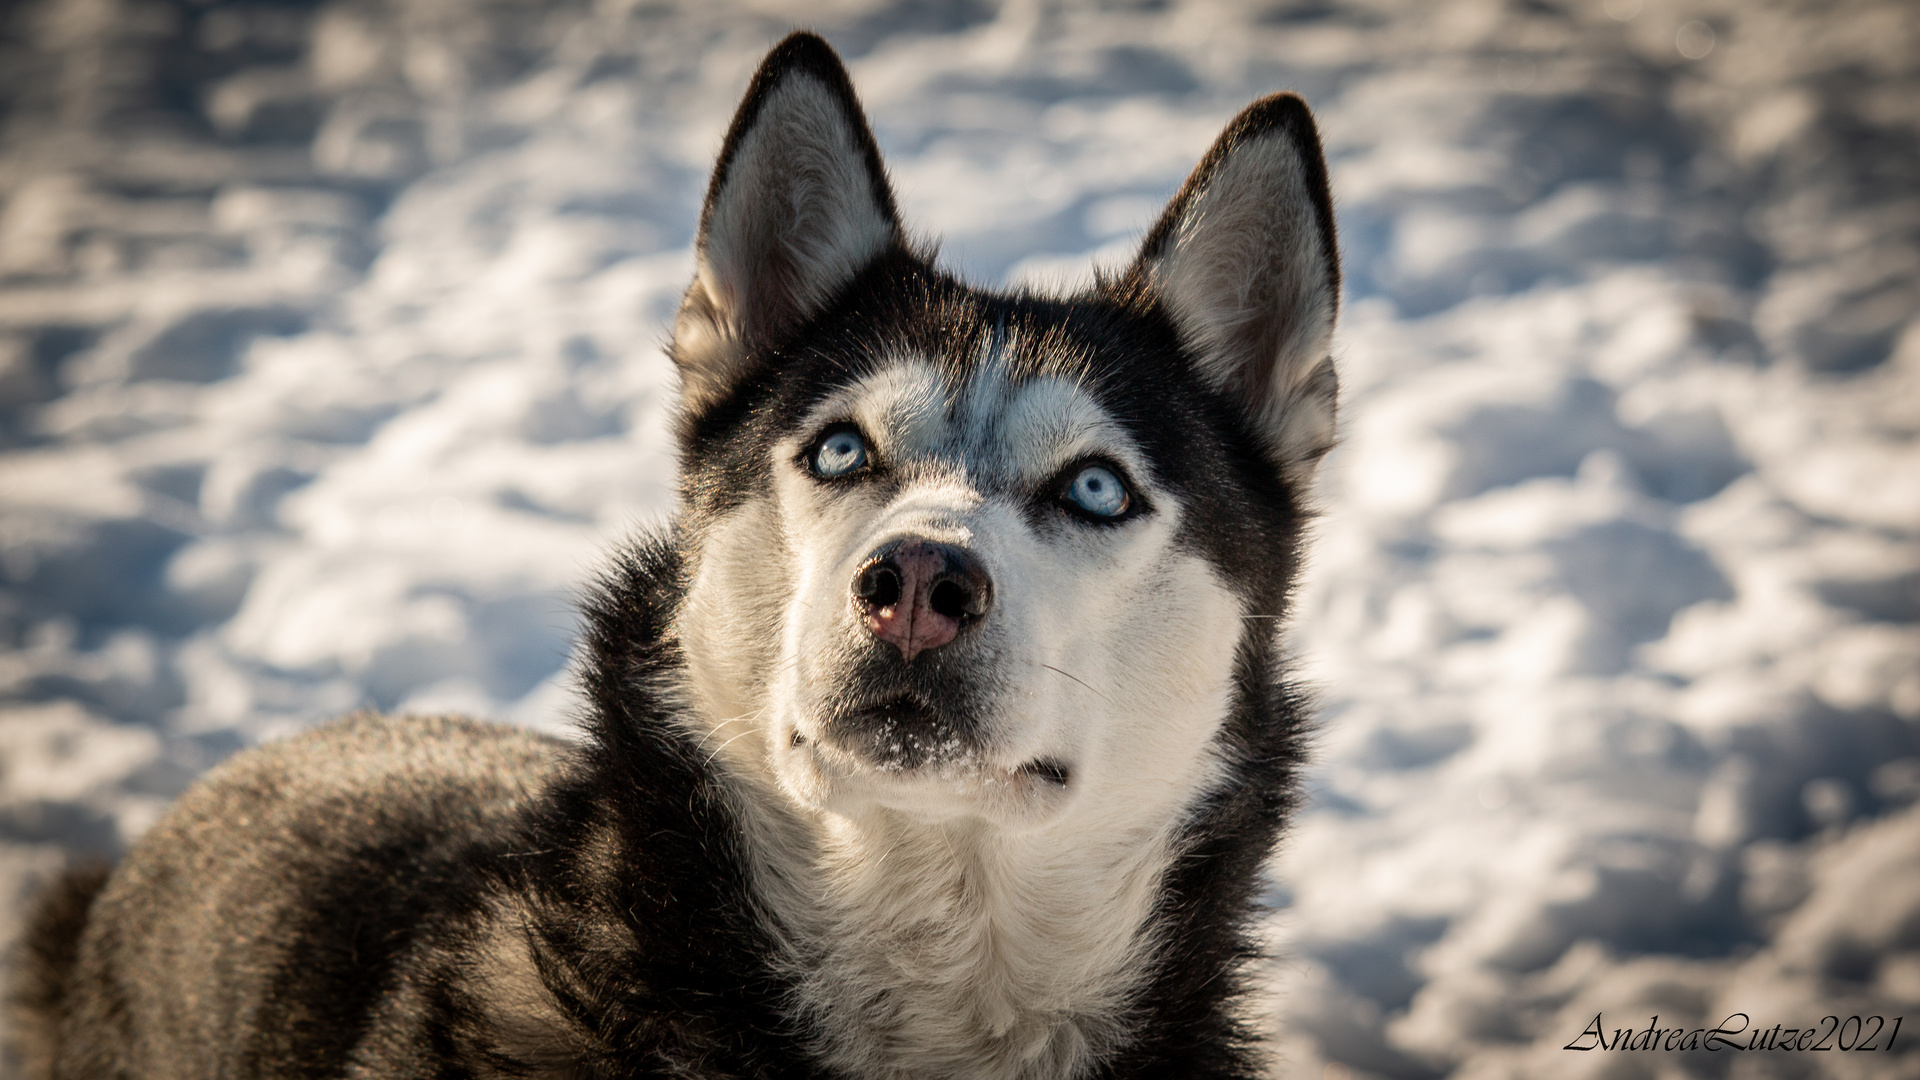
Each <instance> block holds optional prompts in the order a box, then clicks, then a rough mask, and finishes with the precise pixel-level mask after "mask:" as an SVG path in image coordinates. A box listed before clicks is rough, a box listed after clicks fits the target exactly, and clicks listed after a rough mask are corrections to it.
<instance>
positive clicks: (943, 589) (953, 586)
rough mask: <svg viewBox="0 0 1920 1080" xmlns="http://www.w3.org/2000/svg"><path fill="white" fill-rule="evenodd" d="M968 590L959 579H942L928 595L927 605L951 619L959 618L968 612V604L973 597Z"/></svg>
mask: <svg viewBox="0 0 1920 1080" xmlns="http://www.w3.org/2000/svg"><path fill="white" fill-rule="evenodd" d="M967 592H968V590H967V588H966V587H965V586H963V585H961V584H960V583H959V582H957V581H942V582H940V583H939V584H937V585H935V586H934V587H933V591H932V592H931V593H929V594H928V595H927V606H928V607H930V608H932V609H933V610H934V611H935V612H937V613H939V614H941V615H945V616H946V617H947V618H949V619H956V620H957V619H959V618H960V617H961V616H963V615H965V614H967V604H968V601H969V600H970V599H971V597H969V596H968V595H967Z"/></svg>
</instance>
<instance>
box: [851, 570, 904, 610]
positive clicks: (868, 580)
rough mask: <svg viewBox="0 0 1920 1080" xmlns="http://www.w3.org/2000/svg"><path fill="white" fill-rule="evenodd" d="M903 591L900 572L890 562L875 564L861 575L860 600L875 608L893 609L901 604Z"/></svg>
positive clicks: (859, 584) (859, 585)
mask: <svg viewBox="0 0 1920 1080" xmlns="http://www.w3.org/2000/svg"><path fill="white" fill-rule="evenodd" d="M902 591H903V589H902V587H901V581H900V571H899V569H898V568H897V567H895V566H893V564H892V563H890V562H884V561H883V562H877V563H874V564H873V565H872V566H869V567H867V568H866V569H865V570H864V571H862V572H861V574H860V581H859V583H858V592H859V594H860V599H862V600H865V601H866V602H867V603H869V604H871V605H873V606H874V607H877V608H884V607H892V606H893V605H895V604H897V603H899V602H900V594H901V592H902Z"/></svg>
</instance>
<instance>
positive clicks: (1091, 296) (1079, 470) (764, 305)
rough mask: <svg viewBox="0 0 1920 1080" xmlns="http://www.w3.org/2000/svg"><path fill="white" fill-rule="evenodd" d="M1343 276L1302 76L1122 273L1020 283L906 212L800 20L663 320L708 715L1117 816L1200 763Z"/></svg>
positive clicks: (929, 779)
mask: <svg viewBox="0 0 1920 1080" xmlns="http://www.w3.org/2000/svg"><path fill="white" fill-rule="evenodd" d="M1337 293H1338V279H1337V269H1336V263H1335V258H1334V247H1333V239H1332V232H1331V216H1330V212H1329V208H1328V203H1327V200H1326V192H1325V173H1324V165H1323V164H1322V162H1321V158H1320V151H1319V146H1318V141H1317V136H1316V135H1315V134H1314V132H1313V128H1312V122H1311V120H1310V119H1309V118H1308V116H1307V113H1306V111H1305V108H1304V106H1302V105H1300V104H1299V102H1298V100H1297V99H1293V98H1271V99H1267V100H1265V101H1263V102H1260V103H1256V105H1254V106H1253V107H1251V108H1249V109H1248V110H1247V112H1246V113H1244V114H1242V116H1241V117H1240V118H1239V119H1238V120H1236V121H1235V122H1234V125H1232V126H1230V127H1229V128H1228V130H1227V132H1226V133H1225V134H1224V135H1223V136H1222V137H1221V140H1220V142H1219V143H1218V144H1217V145H1216V146H1215V148H1214V150H1213V151H1212V152H1211V153H1210V154H1209V155H1208V157H1207V158H1206V159H1205V160H1203V161H1202V163H1201V166H1200V167H1199V169H1197V170H1196V172H1195V174H1194V176H1193V178H1192V179H1190V180H1189V181H1188V183H1187V185H1186V186H1185V187H1184V188H1183V189H1182V191H1181V192H1180V193H1179V194H1178V195H1177V196H1176V197H1175V198H1174V200H1173V202H1172V204H1171V205H1170V206H1169V207H1168V209H1167V212H1166V214H1165V215H1164V216H1163V218H1162V219H1161V221H1160V223H1159V224H1158V225H1157V226H1156V227H1155V229H1154V230H1153V231H1152V232H1151V233H1150V234H1149V236H1148V237H1147V240H1146V242H1145V244H1144V246H1143V250H1142V253H1141V256H1140V258H1139V259H1138V260H1137V261H1136V262H1135V264H1134V265H1133V266H1132V267H1131V268H1130V269H1129V270H1128V271H1127V272H1126V274H1125V275H1124V276H1121V277H1118V278H1114V279H1111V280H1104V281H1102V282H1101V283H1100V284H1099V285H1097V286H1096V287H1095V288H1094V289H1093V290H1091V291H1089V292H1088V293H1087V294H1085V295H1082V296H1077V297H1072V298H1067V299H1048V298H1041V297H1034V296H1027V295H1016V296H1003V295H995V294H991V293H987V292H983V291H980V290H976V289H972V288H969V287H967V286H966V285H964V284H962V283H960V282H958V281H956V280H954V279H953V278H951V277H949V276H947V275H945V274H943V273H941V272H940V271H938V270H936V269H935V268H934V267H933V266H932V265H931V263H930V261H929V260H928V259H927V258H925V257H924V256H922V255H921V254H919V253H917V252H916V251H914V250H913V249H912V247H911V246H910V245H909V244H908V243H907V242H906V240H905V239H904V234H903V232H902V229H901V227H900V224H899V221H898V219H897V216H896V214H895V211H894V207H893V197H892V194H891V192H890V190H889V189H888V187H887V183H886V179H885V175H884V173H883V172H882V169H881V166H880V159H879V155H878V151H877V150H876V149H875V146H874V143H873V139H872V136H871V134H870V133H869V131H868V128H867V125H866V122H865V119H864V117H863V116H862V115H861V113H860V109H859V105H858V103H857V101H856V100H855V98H854V96H853V93H852V89H851V86H850V84H849V83H848V80H847V77H846V74H845V72H844V70H843V69H842V68H841V67H840V65H839V63H838V61H837V60H836V59H835V58H834V57H833V56H832V54H831V52H829V51H827V50H826V49H825V47H824V46H823V45H820V44H819V43H818V42H817V41H816V40H814V39H807V38H796V39H793V40H791V41H789V43H788V44H786V45H783V46H782V47H781V48H780V49H777V50H775V52H774V53H773V55H771V56H770V57H769V58H768V60H767V62H766V64H765V65H763V67H762V69H761V71H760V73H759V75H758V76H757V77H756V78H755V81H754V83H753V85H752V87H751V88H750V89H749V91H748V94H747V98H746V100H745V101H744V102H743V104H742V106H741V109H740V112H739V114H738V115H737V116H736V118H735V121H734V124H733V127H732V129H731V130H730V132H729V134H728V137H727V141H726V145H725V148H724V149H723V151H722V154H721V158H720V162H719V165H718V166H717V168H716V170H715V175H714V180H713V184H712V187H711V189H710V190H709V193H708V198H707V204H706V208H705V210H704V212H703V215H702V224H701V234H700V240H699V272H698V275H697V277H696V279H695V281H694V283H693V285H692V287H691V288H690V289H689V290H688V294H687V298H686V300H685V302H684V304H683V307H682V310H681V314H680V317H679V320H678V323H677V325H676V329H675V339H674V344H673V355H674V359H675V361H676V363H677V364H678V365H679V367H680V370H681V372H682V376H683V388H684V392H685V400H686V411H685V413H684V415H683V417H682V430H681V434H682V449H683V464H682V468H683V485H684V489H683V515H682V521H681V527H682V529H683V530H684V532H685V534H686V538H687V540H688V550H689V552H690V553H691V558H690V562H689V566H690V573H691V581H690V582H689V588H688V592H687V597H686V600H685V603H684V605H683V608H682V610H681V612H680V614H679V617H678V621H677V628H678V633H679V636H680V639H681V641H682V644H683V647H684V650H685V654H686V658H687V671H688V688H689V692H690V693H691V695H692V696H693V697H694V699H695V705H696V709H695V710H694V711H695V712H696V713H697V714H698V715H699V716H700V717H701V718H702V719H701V720H700V721H699V722H700V723H703V724H706V725H708V728H707V730H704V731H703V732H702V733H701V734H702V737H703V738H705V739H707V740H708V741H709V742H710V743H711V744H712V745H713V746H714V747H715V748H716V749H715V752H716V753H725V754H726V755H727V756H728V758H729V759H730V760H731V761H733V762H734V763H736V764H737V765H739V766H740V767H742V768H745V769H749V770H756V771H760V772H762V773H764V774H765V775H767V776H769V777H770V778H772V779H773V780H774V781H775V782H776V783H777V785H778V787H779V788H780V789H781V790H783V791H784V792H785V793H786V795H787V796H788V797H789V798H791V799H792V800H794V801H795V802H796V803H798V804H799V805H801V806H803V807H807V808H811V809H816V810H825V811H830V812H833V813H837V814H844V815H859V814H862V813H866V812H870V811H872V810H875V809H878V808H885V809H890V810H894V811H899V812H903V813H906V814H909V815H913V816H917V817H922V818H931V819H950V818H956V817H976V818H981V819H984V820H986V821H988V822H992V823H995V824H996V825H998V826H1001V827H1007V828H1016V829H1025V828H1037V827H1044V826H1045V825H1047V824H1048V823H1049V822H1053V821H1056V820H1058V819H1060V818H1062V817H1063V816H1094V817H1097V818H1098V819H1099V820H1101V821H1104V822H1109V823H1113V824H1118V825H1122V826H1124V825H1125V823H1126V822H1128V821H1131V820H1136V819H1138V820H1142V821H1144V820H1147V818H1148V816H1151V817H1154V818H1164V812H1165V811H1166V810H1167V809H1168V808H1169V807H1177V806H1179V805H1180V804H1182V803H1183V802H1184V801H1186V800H1190V799H1192V798H1193V797H1194V796H1195V795H1196V793H1198V792H1200V791H1204V790H1205V789H1206V787H1207V786H1208V783H1209V779H1210V777H1211V776H1212V775H1213V774H1214V772H1215V770H1216V769H1217V766H1218V765H1219V763H1220V760H1221V755H1222V754H1224V753H1230V752H1231V748H1230V747H1229V746H1227V745H1225V743H1224V742H1223V740H1222V738H1221V728H1222V725H1223V724H1224V723H1225V722H1226V718H1227V717H1228V716H1229V714H1230V712H1231V709H1232V703H1233V699H1234V696H1235V694H1236V693H1238V692H1239V685H1240V681H1241V680H1245V679H1249V678H1264V677H1265V676H1264V673H1263V672H1261V671H1259V670H1257V669H1258V668H1259V667H1260V666H1261V665H1262V664H1263V663H1264V660H1265V658H1266V657H1267V656H1268V652H1269V648H1270V645H1271V639H1272V633H1273V617H1274V616H1277V615H1278V614H1280V612H1281V610H1282V608H1283V606H1284V603H1285V599H1286V597H1285V590H1286V585H1287V582H1288V581H1289V580H1290V579H1291V576H1292V571H1293V565H1294V561H1295V547H1296V543H1297V539H1298V533H1299V530H1300V524H1301V520H1302V511H1301V491H1302V489H1303V487H1304V485H1305V484H1306V483H1307V482H1308V480H1309V479H1310V477H1311V473H1312V469H1313V466H1314V463H1315V462H1317V460H1318V459H1319V457H1320V456H1321V455H1322V454H1323V453H1324V452H1325V451H1326V449H1327V448H1328V446H1329V445H1330V443H1331V438H1332V427H1333V409H1334V380H1333V375H1332V368H1331V365H1330V363H1329V362H1328V361H1327V359H1326V351H1327V344H1328V337H1329V335H1330V333H1331V328H1332V320H1333V314H1334V309H1335V298H1336V297H1337Z"/></svg>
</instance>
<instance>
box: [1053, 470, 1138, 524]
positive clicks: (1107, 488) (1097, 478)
mask: <svg viewBox="0 0 1920 1080" xmlns="http://www.w3.org/2000/svg"><path fill="white" fill-rule="evenodd" d="M1067 501H1068V502H1071V503H1072V504H1073V505H1075V506H1077V507H1079V508H1080V509H1082V510H1084V511H1086V512H1087V513H1089V514H1092V515H1093V516H1094V517H1102V518H1112V517H1119V516H1120V515H1121V514H1124V513H1126V512H1127V507H1129V506H1131V505H1133V498H1132V497H1131V496H1129V495H1128V494H1127V486H1126V485H1125V484H1123V483H1121V482H1120V478H1119V477H1117V476H1115V475H1113V471H1112V470H1111V469H1107V468H1104V467H1102V466H1099V465H1089V466H1087V467H1086V468H1084V469H1081V470H1080V472H1079V474H1078V475H1076V476H1075V477H1074V478H1073V483H1071V484H1069V485H1068V486H1067Z"/></svg>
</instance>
